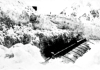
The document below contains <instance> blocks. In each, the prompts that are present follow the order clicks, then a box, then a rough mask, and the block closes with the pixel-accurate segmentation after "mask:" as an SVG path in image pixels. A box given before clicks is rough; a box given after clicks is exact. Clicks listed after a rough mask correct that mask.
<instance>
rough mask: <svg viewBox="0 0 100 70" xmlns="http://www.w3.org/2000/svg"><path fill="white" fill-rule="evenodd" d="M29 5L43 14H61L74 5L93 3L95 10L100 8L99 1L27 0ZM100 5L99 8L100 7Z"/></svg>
mask: <svg viewBox="0 0 100 70" xmlns="http://www.w3.org/2000/svg"><path fill="white" fill-rule="evenodd" d="M25 1H26V3H27V4H29V5H32V6H37V7H38V13H41V14H48V13H50V12H51V13H53V14H59V13H60V12H61V11H62V10H63V9H65V8H66V7H69V6H71V5H72V4H73V3H82V4H86V3H88V2H90V3H92V5H93V6H94V7H95V8H98V7H100V5H99V3H100V1H99V0H25ZM98 5H99V6H98Z"/></svg>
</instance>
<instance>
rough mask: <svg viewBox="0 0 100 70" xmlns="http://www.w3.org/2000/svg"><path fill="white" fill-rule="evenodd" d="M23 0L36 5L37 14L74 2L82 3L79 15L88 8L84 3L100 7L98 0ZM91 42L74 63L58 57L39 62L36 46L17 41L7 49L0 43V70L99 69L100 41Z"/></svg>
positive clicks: (41, 59)
mask: <svg viewBox="0 0 100 70" xmlns="http://www.w3.org/2000/svg"><path fill="white" fill-rule="evenodd" d="M23 1H24V0H23ZM25 2H26V3H27V4H28V5H30V6H34V5H35V6H37V7H38V11H37V12H38V13H39V14H49V13H50V12H51V14H59V13H60V12H61V11H63V9H65V8H66V7H70V6H71V5H76V4H82V9H81V10H80V12H78V14H79V15H80V14H81V13H82V12H86V13H87V12H88V10H89V8H87V7H86V5H89V3H91V4H92V5H91V6H92V8H93V9H100V5H99V3H100V1H99V0H25ZM73 3H74V4H73ZM68 10H72V9H68ZM81 11H82V12H81ZM69 13H70V12H69ZM83 21H84V20H83ZM84 23H85V22H84ZM86 23H87V22H86ZM93 43H94V44H91V43H90V47H91V50H89V51H88V52H87V53H86V54H84V55H83V56H82V57H80V58H79V59H78V60H77V61H76V62H75V64H73V63H69V64H67V63H62V62H61V59H59V58H58V59H54V60H50V63H48V64H44V65H43V64H41V62H44V59H43V58H42V57H41V54H40V50H39V49H38V48H37V47H36V46H32V45H30V44H27V45H23V44H21V43H19V44H16V45H14V48H13V47H12V48H10V49H7V48H5V47H4V46H2V45H0V70H66V69H68V70H73V69H74V70H100V41H93ZM5 55H6V56H5ZM4 57H6V58H4ZM9 57H13V58H9Z"/></svg>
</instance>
